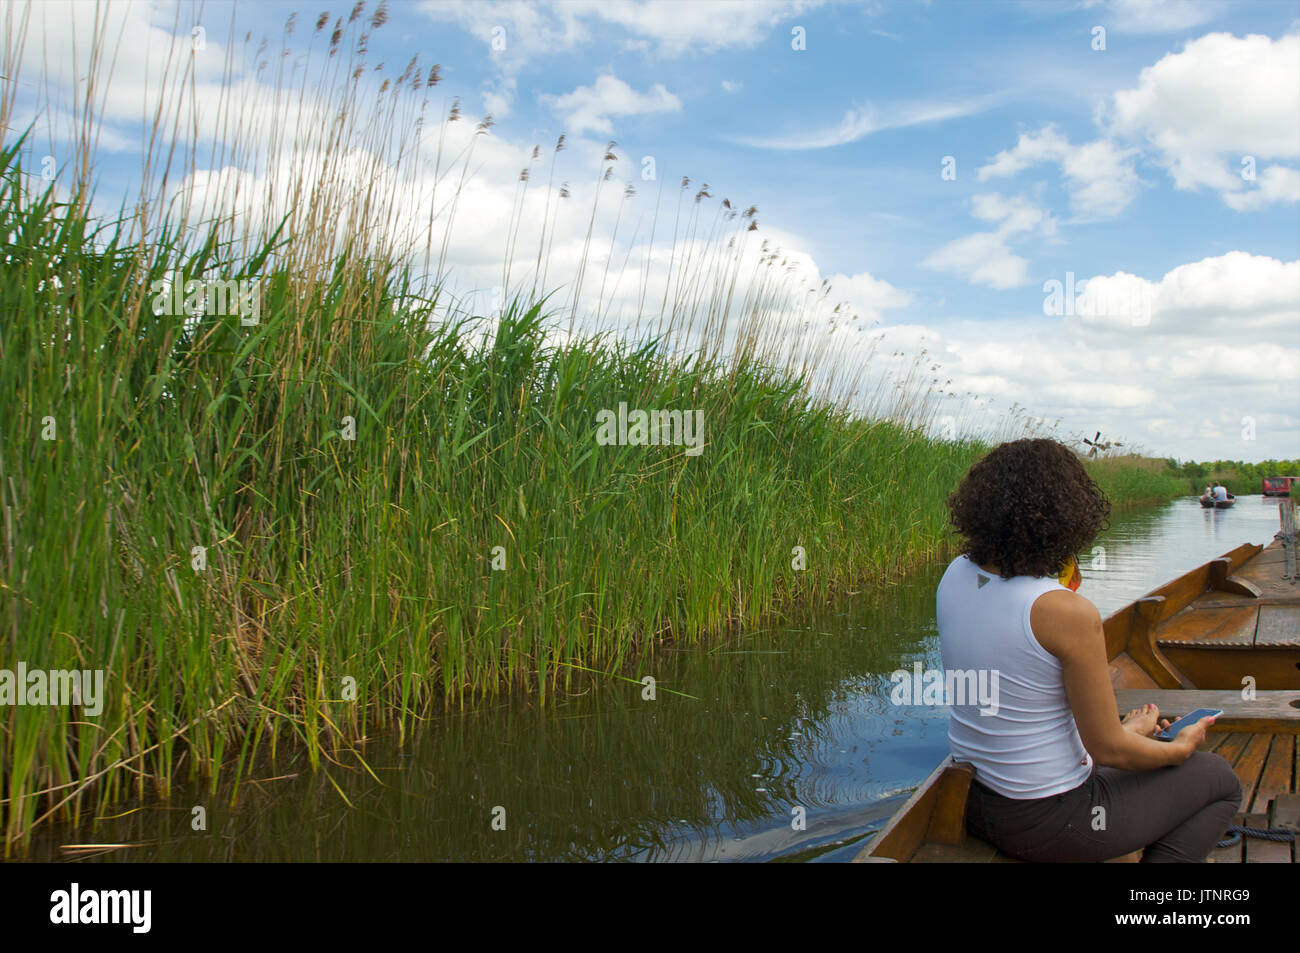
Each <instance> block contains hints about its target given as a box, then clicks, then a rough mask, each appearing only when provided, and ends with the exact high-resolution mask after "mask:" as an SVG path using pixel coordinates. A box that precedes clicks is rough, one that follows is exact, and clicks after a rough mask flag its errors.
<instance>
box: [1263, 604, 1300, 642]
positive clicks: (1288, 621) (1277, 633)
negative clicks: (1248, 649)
mask: <svg viewBox="0 0 1300 953" xmlns="http://www.w3.org/2000/svg"><path fill="white" fill-rule="evenodd" d="M1255 644H1256V645H1258V646H1265V645H1268V646H1275V645H1276V646H1295V647H1296V648H1300V606H1261V607H1260V610H1259V626H1258V628H1256V630H1255Z"/></svg>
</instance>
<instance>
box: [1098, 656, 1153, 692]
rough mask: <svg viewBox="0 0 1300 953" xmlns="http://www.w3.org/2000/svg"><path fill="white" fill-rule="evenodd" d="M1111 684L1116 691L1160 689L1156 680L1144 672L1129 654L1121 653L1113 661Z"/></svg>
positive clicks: (1111, 662)
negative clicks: (1125, 689)
mask: <svg viewBox="0 0 1300 953" xmlns="http://www.w3.org/2000/svg"><path fill="white" fill-rule="evenodd" d="M1110 684H1111V686H1112V687H1113V688H1115V689H1116V690H1119V689H1124V688H1151V689H1158V688H1159V686H1158V685H1156V682H1155V679H1153V678H1152V677H1151V676H1150V675H1148V674H1147V673H1146V672H1144V671H1142V667H1141V666H1140V665H1138V663H1137V662H1135V661H1133V660H1132V659H1131V658H1129V657H1128V653H1127V652H1121V653H1120V654H1119V655H1117V656H1115V657H1114V658H1112V659H1111V661H1110Z"/></svg>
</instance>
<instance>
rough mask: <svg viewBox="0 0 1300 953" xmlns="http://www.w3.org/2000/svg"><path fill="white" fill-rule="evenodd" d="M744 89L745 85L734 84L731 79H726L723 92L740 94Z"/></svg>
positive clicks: (723, 82) (723, 83)
mask: <svg viewBox="0 0 1300 953" xmlns="http://www.w3.org/2000/svg"><path fill="white" fill-rule="evenodd" d="M744 88H745V84H744V83H733V82H732V81H731V80H729V79H724V80H723V81H722V91H723V92H724V93H738V92H740V91H741V90H742V89H744Z"/></svg>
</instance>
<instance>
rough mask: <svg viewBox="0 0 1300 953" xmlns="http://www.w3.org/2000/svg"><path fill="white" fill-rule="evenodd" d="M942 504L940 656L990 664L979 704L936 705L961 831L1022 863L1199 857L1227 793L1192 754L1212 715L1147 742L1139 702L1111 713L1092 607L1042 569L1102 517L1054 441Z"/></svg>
mask: <svg viewBox="0 0 1300 953" xmlns="http://www.w3.org/2000/svg"><path fill="white" fill-rule="evenodd" d="M948 504H949V508H950V509H951V512H952V519H953V523H954V525H955V526H956V528H957V530H958V531H959V532H960V533H961V534H962V535H963V536H964V537H965V540H966V543H965V551H964V553H963V554H962V555H961V556H959V557H957V558H956V559H955V560H953V562H952V564H951V565H950V566H949V567H948V570H947V572H945V573H944V576H943V579H942V581H941V582H940V583H939V589H938V593H937V609H938V627H939V636H940V642H941V646H942V652H943V665H944V668H945V669H948V670H951V669H961V670H962V671H976V672H979V671H981V670H982V671H987V672H989V673H990V675H989V678H990V681H991V680H992V673H993V672H996V673H997V674H998V681H997V683H996V684H997V695H998V697H997V698H996V700H995V703H994V704H993V705H987V706H984V707H983V710H982V711H981V705H980V704H979V703H974V704H969V705H952V706H951V707H950V713H951V721H950V723H949V729H948V739H949V744H950V745H951V748H952V754H953V758H954V759H956V760H958V761H966V762H969V763H970V764H971V765H972V766H973V768H974V771H975V780H974V782H973V783H972V784H971V790H970V797H969V801H968V806H967V825H968V827H969V829H970V831H971V832H972V833H973V834H975V835H976V836H978V837H981V838H983V839H984V840H986V841H988V842H989V843H991V844H993V845H994V846H996V847H997V848H999V849H1000V850H1001V851H1003V852H1004V853H1006V854H1010V855H1011V856H1013V857H1017V858H1019V859H1022V860H1028V861H1055V862H1062V861H1065V862H1068V861H1104V860H1109V859H1111V858H1115V857H1119V856H1122V855H1124V854H1128V853H1132V852H1133V851H1136V850H1139V849H1143V848H1145V850H1144V852H1143V855H1142V861H1143V862H1144V863H1159V862H1165V863H1178V862H1183V863H1196V862H1201V861H1204V860H1205V858H1206V856H1207V855H1208V854H1209V852H1210V850H1212V849H1213V847H1214V845H1215V843H1216V841H1218V840H1219V839H1220V838H1222V837H1223V835H1224V832H1225V831H1226V829H1227V827H1228V825H1229V824H1230V823H1231V821H1232V817H1233V815H1234V814H1235V813H1236V812H1237V810H1238V806H1239V804H1240V802H1241V785H1240V783H1239V782H1238V781H1237V777H1236V775H1235V774H1234V773H1233V771H1232V768H1231V767H1230V766H1229V765H1228V763H1227V762H1226V761H1225V760H1224V759H1223V758H1221V757H1219V756H1218V755H1216V754H1212V753H1209V752H1203V751H1197V750H1196V749H1197V747H1198V746H1199V745H1200V744H1201V743H1203V742H1204V741H1205V733H1206V730H1207V728H1208V727H1209V726H1210V725H1211V724H1212V723H1213V720H1212V719H1209V718H1205V719H1202V720H1201V721H1199V722H1197V723H1196V724H1194V725H1190V726H1188V727H1187V728H1184V729H1183V730H1182V731H1180V732H1179V733H1178V736H1177V737H1176V738H1175V739H1174V740H1173V741H1159V740H1156V739H1155V738H1152V737H1151V735H1152V734H1153V733H1154V732H1156V731H1157V730H1161V729H1163V728H1165V727H1167V726H1168V722H1167V721H1164V720H1161V719H1160V713H1159V711H1158V710H1156V708H1155V706H1153V705H1147V706H1144V707H1143V708H1142V709H1137V710H1134V711H1132V712H1130V713H1129V714H1128V716H1127V718H1125V719H1124V720H1123V721H1122V722H1121V720H1120V717H1119V712H1118V710H1117V709H1116V704H1115V693H1114V691H1113V689H1112V687H1111V678H1110V669H1109V665H1108V663H1107V655H1106V640H1105V636H1104V634H1103V632H1102V624H1101V616H1100V614H1099V613H1098V611H1097V608H1096V606H1094V605H1093V604H1092V603H1091V602H1090V601H1089V600H1088V599H1086V598H1084V597H1083V596H1081V595H1079V594H1078V593H1076V592H1073V591H1071V589H1070V588H1067V587H1066V586H1065V585H1063V584H1062V583H1061V581H1060V579H1058V574H1062V571H1063V569H1066V568H1067V567H1074V572H1075V573H1077V572H1078V570H1077V565H1076V563H1075V558H1074V557H1075V554H1076V553H1080V552H1083V551H1084V550H1085V549H1086V548H1087V547H1088V546H1089V545H1090V544H1091V543H1092V541H1093V539H1094V538H1095V537H1096V535H1097V533H1098V532H1099V531H1100V530H1101V529H1103V528H1104V527H1105V525H1106V521H1107V517H1108V516H1109V513H1110V504H1109V502H1108V501H1107V499H1106V497H1105V495H1104V494H1103V493H1102V492H1101V490H1100V489H1099V488H1098V487H1097V485H1096V484H1095V483H1094V482H1093V481H1092V480H1091V479H1090V478H1089V477H1088V475H1087V473H1085V472H1084V469H1083V466H1082V464H1081V463H1080V462H1079V459H1078V458H1077V457H1076V456H1075V454H1074V453H1073V452H1072V451H1070V450H1069V448H1067V447H1065V446H1063V445H1062V444H1059V443H1057V442H1056V441H1053V440H1016V441H1013V442H1010V443H1004V444H1001V445H999V446H998V447H996V448H994V449H993V450H992V451H991V452H990V453H989V454H988V455H987V456H985V457H984V458H983V459H981V460H980V461H979V462H978V463H976V464H975V465H974V466H973V467H972V468H971V470H970V472H969V473H968V474H967V475H966V478H965V479H964V480H963V481H962V483H961V485H960V486H959V487H958V488H957V491H956V492H955V493H953V495H952V496H951V497H950V498H949V501H948ZM1075 588H1077V583H1076V584H1075ZM988 712H991V713H988Z"/></svg>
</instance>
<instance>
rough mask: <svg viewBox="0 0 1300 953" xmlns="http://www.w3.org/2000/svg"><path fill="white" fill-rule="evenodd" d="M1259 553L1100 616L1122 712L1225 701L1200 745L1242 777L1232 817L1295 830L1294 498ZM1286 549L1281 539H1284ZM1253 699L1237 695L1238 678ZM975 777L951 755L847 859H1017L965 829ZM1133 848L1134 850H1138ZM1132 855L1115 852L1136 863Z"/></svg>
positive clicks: (1297, 586)
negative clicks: (1250, 680)
mask: <svg viewBox="0 0 1300 953" xmlns="http://www.w3.org/2000/svg"><path fill="white" fill-rule="evenodd" d="M1280 509H1281V512H1282V532H1280V533H1279V534H1278V538H1277V539H1276V540H1275V541H1274V542H1273V543H1271V544H1270V545H1269V546H1268V547H1267V548H1265V547H1261V546H1255V545H1251V544H1249V543H1248V544H1246V545H1243V546H1239V547H1237V548H1236V549H1234V550H1232V551H1231V552H1229V553H1226V554H1224V555H1223V556H1221V557H1219V558H1218V559H1213V560H1211V561H1210V562H1208V563H1206V564H1204V565H1203V566H1199V567H1197V568H1196V569H1193V570H1192V571H1191V572H1188V573H1185V574H1183V575H1182V576H1179V577H1178V578H1177V579H1175V580H1173V581H1172V582H1169V583H1166V584H1165V585H1163V586H1161V587H1160V588H1158V589H1155V590H1153V591H1152V592H1150V593H1148V594H1147V595H1145V596H1143V597H1142V598H1140V599H1137V600H1135V601H1134V602H1132V603H1130V604H1128V605H1127V606H1124V607H1123V608H1122V609H1119V610H1118V611H1116V612H1114V613H1112V614H1111V615H1110V616H1109V617H1107V618H1106V619H1105V620H1104V623H1103V625H1104V628H1105V633H1106V656H1107V658H1108V659H1109V661H1110V672H1111V684H1112V685H1113V686H1114V688H1115V697H1116V701H1117V703H1118V707H1119V710H1120V711H1121V712H1124V711H1130V710H1132V709H1134V708H1138V707H1140V706H1141V705H1143V704H1145V703H1147V702H1152V703H1154V704H1156V705H1157V706H1159V708H1160V713H1161V716H1162V717H1168V718H1170V719H1173V718H1176V717H1179V716H1181V715H1185V714H1187V713H1188V712H1190V711H1192V710H1194V709H1196V708H1222V709H1223V715H1222V716H1221V717H1219V718H1218V719H1217V721H1216V722H1215V727H1214V730H1213V731H1212V732H1210V734H1209V736H1208V737H1207V740H1206V745H1205V750H1210V751H1215V752H1217V753H1218V754H1220V755H1222V756H1223V757H1224V758H1226V759H1227V760H1228V762H1229V763H1230V764H1231V765H1232V767H1233V770H1234V771H1236V773H1237V777H1238V778H1239V779H1240V780H1241V786H1242V793H1243V798H1244V799H1243V801H1242V808H1243V810H1242V812H1241V813H1240V814H1239V815H1238V816H1237V818H1236V819H1235V820H1234V821H1233V823H1234V824H1240V825H1245V826H1248V827H1256V828H1268V827H1273V828H1284V829H1289V830H1297V829H1300V793H1297V787H1296V784H1297V781H1296V779H1297V777H1298V775H1300V764H1298V763H1297V742H1298V740H1300V583H1297V579H1296V577H1297V566H1296V545H1297V542H1298V541H1300V540H1298V539H1297V535H1296V517H1295V505H1294V504H1293V503H1291V502H1290V501H1284V502H1283V503H1282V505H1281V507H1280ZM1284 544H1285V545H1284ZM1247 676H1249V677H1250V678H1253V679H1254V680H1255V681H1254V683H1253V684H1254V688H1255V691H1254V693H1253V694H1254V697H1253V698H1249V699H1243V698H1242V695H1243V694H1249V693H1244V692H1243V690H1242V689H1243V685H1245V684H1248V683H1245V682H1243V678H1246V677H1247ZM973 777H974V772H973V769H972V768H971V766H970V765H968V764H961V763H956V762H954V761H953V759H952V758H951V757H948V758H945V759H944V761H943V762H942V763H941V764H940V765H939V766H938V767H937V768H936V769H935V770H934V772H933V773H932V774H931V775H930V776H929V777H928V778H926V780H925V781H924V782H923V783H922V784H921V786H920V787H919V788H917V790H916V792H915V793H914V794H913V795H912V796H911V798H909V799H908V801H907V802H906V803H905V804H904V805H903V806H902V808H900V809H899V811H898V812H897V813H896V814H895V815H894V816H893V817H892V818H890V820H889V822H888V823H887V824H886V825H885V827H884V828H882V829H881V831H880V833H879V834H877V835H876V837H875V838H874V839H873V840H872V842H871V843H870V844H869V845H868V846H867V847H866V848H865V849H864V850H863V851H862V852H861V853H860V854H859V855H858V856H857V857H856V858H855V863H945V862H955V863H998V862H1001V863H1008V862H1010V863H1016V862H1017V861H1015V860H1014V859H1013V858H1011V857H1008V856H1006V855H1004V854H1002V853H1001V852H1000V851H998V850H997V849H996V848H995V847H993V846H992V845H991V844H988V843H986V842H984V841H982V840H980V839H978V838H976V837H975V836H973V835H971V834H968V833H967V832H966V796H967V793H968V792H969V790H970V783H971V780H972V779H973ZM1294 850H1295V845H1294V844H1290V843H1279V842H1275V841H1268V840H1259V839H1255V838H1249V837H1243V838H1241V839H1240V841H1239V842H1238V843H1236V844H1234V845H1233V846H1231V847H1224V848H1218V849H1216V850H1215V851H1214V852H1213V853H1212V854H1211V855H1210V858H1209V859H1210V860H1212V861H1214V862H1218V863H1258V862H1265V863H1295V862H1300V857H1297V856H1296V855H1295V853H1294ZM1138 853H1139V855H1140V852H1138ZM1137 859H1138V855H1126V856H1125V857H1119V858H1114V860H1116V861H1136V860H1137Z"/></svg>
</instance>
